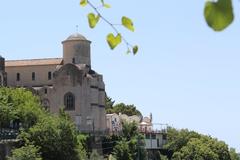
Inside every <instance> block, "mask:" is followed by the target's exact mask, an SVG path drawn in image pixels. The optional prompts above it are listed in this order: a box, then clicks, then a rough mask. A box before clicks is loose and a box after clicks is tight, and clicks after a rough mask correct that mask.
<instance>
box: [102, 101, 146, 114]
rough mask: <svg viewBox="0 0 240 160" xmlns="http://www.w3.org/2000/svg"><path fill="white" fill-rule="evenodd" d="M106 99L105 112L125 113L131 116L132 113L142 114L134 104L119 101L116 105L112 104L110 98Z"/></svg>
mask: <svg viewBox="0 0 240 160" xmlns="http://www.w3.org/2000/svg"><path fill="white" fill-rule="evenodd" d="M107 100H108V101H107V102H106V104H108V105H107V107H106V113H117V114H118V113H122V114H126V115H128V116H132V115H138V116H142V114H141V112H140V111H139V110H137V107H136V106H135V105H133V104H132V105H127V104H124V103H119V104H116V105H113V103H114V101H112V100H111V99H107Z"/></svg>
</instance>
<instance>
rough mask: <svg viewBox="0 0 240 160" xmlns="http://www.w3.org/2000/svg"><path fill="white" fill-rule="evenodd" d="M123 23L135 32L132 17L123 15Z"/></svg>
mask: <svg viewBox="0 0 240 160" xmlns="http://www.w3.org/2000/svg"><path fill="white" fill-rule="evenodd" d="M122 25H123V26H124V27H126V28H127V29H129V30H130V31H132V32H134V26H133V22H132V20H131V19H130V18H128V17H125V16H123V17H122Z"/></svg>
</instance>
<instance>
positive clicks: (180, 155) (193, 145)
mask: <svg viewBox="0 0 240 160" xmlns="http://www.w3.org/2000/svg"><path fill="white" fill-rule="evenodd" d="M164 147H165V149H166V150H168V157H169V158H170V159H171V158H172V159H173V160H182V159H189V160H193V159H194V160H195V159H196V160H198V159H199V160H202V159H204V160H205V159H207V160H208V159H211V160H212V159H213V160H214V159H216V160H230V159H231V157H230V153H229V149H228V146H227V144H225V143H224V142H223V141H218V140H217V139H214V138H212V137H210V136H205V135H202V134H199V133H197V132H193V131H188V130H186V129H182V130H176V129H174V128H168V143H167V144H166V145H165V146H164Z"/></svg>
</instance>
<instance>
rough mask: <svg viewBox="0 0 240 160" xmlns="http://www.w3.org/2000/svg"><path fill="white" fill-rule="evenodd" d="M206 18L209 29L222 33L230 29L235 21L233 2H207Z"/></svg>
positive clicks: (219, 0)
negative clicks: (227, 28)
mask: <svg viewBox="0 0 240 160" xmlns="http://www.w3.org/2000/svg"><path fill="white" fill-rule="evenodd" d="M204 16H205V19H206V21H207V24H208V26H209V27H211V28H212V29H213V30H215V31H221V30H223V29H225V28H226V27H228V26H229V25H230V24H231V23H232V21H233V19H234V14H233V7H232V1H231V0H218V1H217V2H212V1H211V2H210V1H208V2H206V3H205V9H204Z"/></svg>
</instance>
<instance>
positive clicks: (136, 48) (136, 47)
mask: <svg viewBox="0 0 240 160" xmlns="http://www.w3.org/2000/svg"><path fill="white" fill-rule="evenodd" d="M137 52H138V46H137V45H136V46H133V54H134V55H136V54H137Z"/></svg>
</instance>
